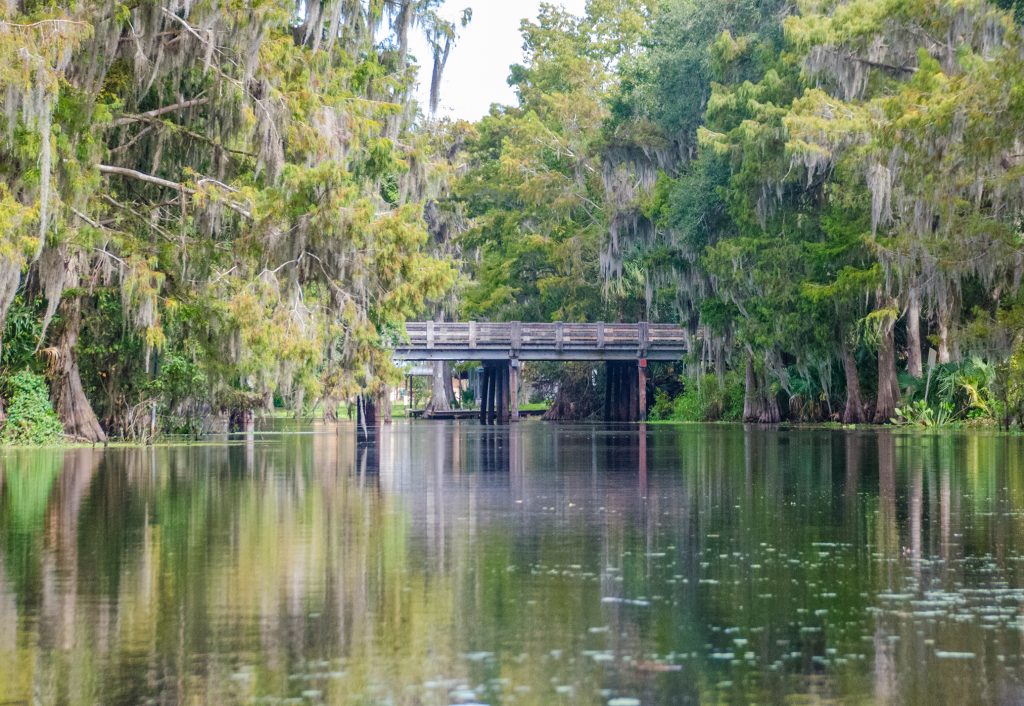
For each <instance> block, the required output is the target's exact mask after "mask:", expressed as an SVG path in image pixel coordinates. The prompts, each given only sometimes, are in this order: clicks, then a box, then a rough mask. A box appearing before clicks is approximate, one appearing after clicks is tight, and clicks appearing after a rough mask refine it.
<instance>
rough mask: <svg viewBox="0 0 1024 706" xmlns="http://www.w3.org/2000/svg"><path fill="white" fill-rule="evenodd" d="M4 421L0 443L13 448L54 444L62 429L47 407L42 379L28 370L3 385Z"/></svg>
mask: <svg viewBox="0 0 1024 706" xmlns="http://www.w3.org/2000/svg"><path fill="white" fill-rule="evenodd" d="M4 387H5V392H6V395H5V396H6V398H7V399H8V401H9V402H10V405H9V406H8V408H7V421H6V423H5V424H4V427H3V429H2V430H0V442H2V443H4V444H9V445H17V446H39V445H44V444H54V443H57V442H58V441H61V440H62V439H63V438H64V427H63V426H62V425H61V423H60V420H59V419H57V415H56V413H54V411H53V405H51V404H50V398H49V390H47V387H46V380H45V379H43V377H42V376H41V375H36V374H35V373H33V372H31V371H30V370H28V369H26V370H22V371H21V372H18V373H15V374H14V375H12V376H11V377H9V378H8V379H7V380H6V384H5V385H4Z"/></svg>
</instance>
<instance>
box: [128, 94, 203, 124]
mask: <svg viewBox="0 0 1024 706" xmlns="http://www.w3.org/2000/svg"><path fill="white" fill-rule="evenodd" d="M209 102H210V99H209V98H192V99H191V100H187V101H181V102H180V103H175V104H174V105H165V106H164V107H162V108H156V109H155V110H147V111H146V112H145V113H134V114H132V115H123V116H121V117H120V118H117V119H116V120H114V121H113V122H111V123H110V125H109V127H121V126H122V125H129V124H131V123H135V122H139V121H140V120H152V119H153V118H159V117H160V116H161V115H166V114H167V113H174V112H176V111H178V110H186V109H188V108H194V107H195V106H197V105H206V104H207V103H209Z"/></svg>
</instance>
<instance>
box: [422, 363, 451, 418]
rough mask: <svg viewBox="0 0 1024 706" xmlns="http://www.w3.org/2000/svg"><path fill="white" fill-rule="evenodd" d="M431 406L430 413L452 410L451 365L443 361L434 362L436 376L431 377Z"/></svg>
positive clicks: (429, 406)
mask: <svg viewBox="0 0 1024 706" xmlns="http://www.w3.org/2000/svg"><path fill="white" fill-rule="evenodd" d="M430 387H431V394H430V404H428V405H427V411H428V412H447V411H449V410H451V408H452V371H451V365H450V364H449V363H446V362H444V361H442V360H438V361H435V362H434V374H433V375H431V376H430Z"/></svg>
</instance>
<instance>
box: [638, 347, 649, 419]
mask: <svg viewBox="0 0 1024 706" xmlns="http://www.w3.org/2000/svg"><path fill="white" fill-rule="evenodd" d="M637 372H638V373H639V374H638V375H637V379H638V385H639V389H638V390H637V393H638V397H639V399H640V409H639V412H640V414H639V416H638V417H637V419H638V420H639V421H641V422H646V421H647V359H646V358H641V359H640V363H639V364H638V365H637Z"/></svg>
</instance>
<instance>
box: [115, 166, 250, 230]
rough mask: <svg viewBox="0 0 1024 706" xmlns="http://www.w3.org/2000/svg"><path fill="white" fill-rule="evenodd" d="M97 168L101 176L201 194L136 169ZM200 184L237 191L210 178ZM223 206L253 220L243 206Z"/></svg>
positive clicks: (230, 202)
mask: <svg viewBox="0 0 1024 706" xmlns="http://www.w3.org/2000/svg"><path fill="white" fill-rule="evenodd" d="M96 167H97V169H99V170H100V174H116V175H118V176H123V177H128V178H129V179H136V180H138V181H143V182H146V183H147V184H155V185H156V186H162V187H164V188H166V189H174V190H175V191H177V192H179V193H182V194H189V195H195V194H197V193H199V192H198V191H196V189H193V188H192V187H190V186H185V185H184V184H179V183H178V182H176V181H169V180H168V179H162V178H161V177H158V176H153V175H152V174H145V173H143V172H140V171H136V170H135V169H128V168H127V167H114V166H111V165H109V164H98V165H96ZM199 183H200V184H205V183H211V184H213V185H215V186H217V187H220V188H222V189H225V190H227V191H229V192H232V193H234V192H235V191H236V190H235V189H233V188H231V187H230V186H228V185H227V184H224V183H222V182H219V181H217V180H216V179H210V178H208V177H207V178H203V179H201V180H200V181H199ZM223 204H224V205H225V206H227V207H228V208H230V209H231V210H232V211H234V212H235V213H238V214H240V215H242V216H245V217H246V218H248V219H249V220H253V215H252V212H251V211H249V210H248V209H246V208H245V207H244V206H242V205H241V204H238V203H235V202H233V201H227V200H225V201H223Z"/></svg>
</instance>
